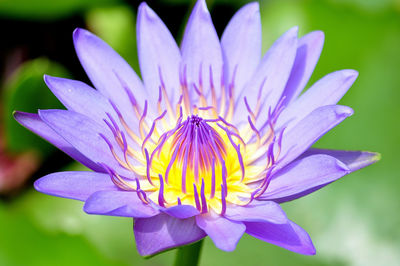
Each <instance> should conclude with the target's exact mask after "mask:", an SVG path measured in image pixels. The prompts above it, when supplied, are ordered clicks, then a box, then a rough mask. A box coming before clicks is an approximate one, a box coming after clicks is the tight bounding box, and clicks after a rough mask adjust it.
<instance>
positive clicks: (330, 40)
mask: <svg viewBox="0 0 400 266" xmlns="http://www.w3.org/2000/svg"><path fill="white" fill-rule="evenodd" d="M33 3H34V4H33ZM244 3H246V1H228V0H225V1H222V0H221V1H218V0H214V1H208V4H209V8H210V10H211V14H212V16H213V18H214V20H215V21H218V24H217V23H216V24H217V25H216V27H217V29H218V30H219V33H221V29H223V28H224V26H225V24H226V22H227V20H226V19H225V21H222V22H221V20H218V19H217V18H218V16H219V15H221V16H224V17H226V16H227V15H226V13H228V14H229V16H231V15H232V13H233V12H234V11H235V10H237V9H238V8H239V7H240V6H241V5H243V4H244ZM148 4H149V5H150V6H151V7H152V8H153V9H155V11H156V12H158V11H159V10H161V9H164V8H169V9H168V10H173V9H174V6H177V7H179V10H182V9H184V10H186V11H185V12H184V14H183V15H182V18H181V22H180V23H179V25H168V26H171V27H172V26H173V27H174V28H176V29H177V30H176V35H177V36H176V37H177V39H179V38H180V33H181V32H182V29H183V25H184V23H185V20H186V19H187V15H188V13H189V12H190V9H191V6H192V5H193V2H192V1H189V0H188V1H184V0H170V1H154V2H152V1H149V2H148ZM136 6H137V3H133V2H132V1H131V2H124V1H111V0H108V1H106V0H103V1H99V2H96V1H88V0H86V1H77V0H65V1H48V0H38V1H30V0H18V1H15V0H2V1H0V18H1V19H2V20H3V21H6V22H7V23H10V24H9V26H10V27H13V23H21V21H22V23H29V22H30V21H34V22H35V23H37V22H38V21H40V23H41V24H42V25H44V26H45V27H46V25H50V24H51V23H53V22H54V21H60V20H67V21H68V19H69V18H71V17H75V18H76V17H78V19H79V20H80V21H83V22H84V26H86V27H87V28H89V29H90V30H92V31H94V32H96V33H97V34H98V35H99V36H101V37H102V38H104V39H105V40H106V41H107V42H108V43H110V44H111V45H112V46H113V47H114V48H115V49H116V50H117V51H118V52H120V53H121V54H122V55H123V56H124V57H125V58H127V60H128V61H129V62H130V63H131V64H132V66H133V67H134V68H135V69H136V70H137V69H138V65H137V57H136V44H135V35H134V34H135V12H136V10H135V7H136ZM260 9H261V17H262V26H263V48H264V51H266V50H267V49H268V47H269V46H270V45H271V43H272V42H273V41H274V40H275V39H276V38H278V37H279V36H280V35H281V34H282V33H283V32H285V31H286V30H287V29H289V28H290V27H292V26H294V25H298V26H299V27H300V35H304V34H306V33H307V32H310V31H313V30H322V31H324V33H325V45H324V49H323V52H322V55H321V58H320V61H319V63H318V64H317V67H316V70H315V72H314V74H313V76H312V79H311V82H310V84H312V82H314V81H316V80H318V79H319V78H321V77H322V76H324V75H325V74H328V73H330V72H332V71H335V70H339V69H347V68H350V69H356V70H357V71H359V73H360V75H359V78H358V79H357V81H356V82H355V84H354V85H353V87H352V88H351V89H350V91H349V92H348V93H347V94H346V95H345V97H344V98H343V99H342V100H341V102H340V103H341V104H344V105H348V106H351V107H352V108H353V109H354V111H355V114H354V115H353V116H352V117H350V118H348V119H347V120H346V121H344V122H343V123H342V124H340V125H339V126H338V127H336V128H335V129H334V130H332V131H331V132H329V133H328V134H327V135H326V136H324V137H323V138H322V139H321V140H320V141H319V142H318V143H317V144H316V146H317V147H324V148H332V149H349V150H370V151H377V152H380V153H381V154H382V159H381V161H379V162H378V163H376V164H375V165H372V166H370V167H367V168H366V169H363V170H360V171H358V172H356V173H353V174H351V175H349V176H346V177H344V178H343V179H341V180H339V181H338V182H335V183H334V184H331V185H329V186H328V187H326V188H324V189H322V190H320V191H318V192H316V193H313V194H311V195H309V196H307V197H305V198H302V199H299V200H296V201H294V202H290V203H286V204H283V208H284V209H285V211H286V212H287V214H288V216H289V217H290V218H291V219H292V220H294V221H295V222H296V223H298V224H299V225H301V226H302V227H303V228H305V229H306V230H307V231H308V232H309V233H310V235H311V237H312V239H313V242H314V245H315V247H316V249H317V255H316V256H311V257H307V256H302V255H298V254H295V253H291V252H289V251H286V250H284V249H282V248H279V247H276V246H273V245H270V244H268V243H264V242H262V241H260V240H257V239H254V238H252V237H249V236H244V237H243V238H242V240H240V242H239V244H238V246H237V249H236V250H235V251H234V252H231V253H226V252H223V251H221V250H219V249H217V248H216V247H215V246H214V245H213V243H212V241H211V240H210V239H209V238H207V239H206V241H205V245H204V247H203V251H202V255H201V259H200V264H201V265H221V266H222V265H400V229H399V225H400V212H399V211H400V174H399V170H398V169H399V159H400V157H399V155H398V151H399V150H400V132H399V131H400V130H399V129H400V119H399V116H400V105H399V102H400V51H399V50H400V1H396V0H394V1H393V0H384V1H382V0H365V1H363V0H348V1H346V0H325V1H318V0H300V1H266V0H264V1H260ZM225 10H227V11H226V12H225ZM163 14H164V15H165V13H163ZM185 14H186V15H185ZM167 15H168V14H167ZM170 15H171V16H174V14H170ZM162 18H163V19H168V18H167V17H166V16H162ZM224 23H225V24H224ZM3 26H5V25H4V23H3ZM75 26H82V25H71V27H75ZM71 33H72V32H67V31H65V32H61V33H60V34H64V35H65V36H71ZM9 38H13V36H3V37H2V42H7V41H12V40H10V39H9ZM71 45H72V39H71ZM64 52H65V51H60V53H64ZM67 52H68V53H70V54H69V56H70V57H71V58H73V60H76V61H77V59H76V57H75V56H74V55H73V51H72V50H71V51H70V50H68V51H67ZM45 57H48V55H47V54H46V53H43V54H39V55H38V56H37V57H36V56H32V57H31V58H28V60H26V61H24V62H23V63H22V64H21V66H19V67H18V68H17V69H16V70H15V71H14V72H13V73H12V74H9V75H8V74H7V75H6V71H3V73H2V75H3V76H2V92H3V93H2V98H1V100H2V107H3V109H4V112H3V123H4V124H3V125H4V127H5V131H6V141H7V143H8V150H10V151H12V152H19V151H21V149H22V150H23V149H24V147H25V148H26V149H37V151H38V152H39V154H41V155H40V156H42V157H43V158H46V156H48V154H49V153H52V152H54V151H53V150H52V149H51V148H49V147H48V146H47V145H45V144H38V142H37V139H35V138H33V140H29V139H30V138H32V136H30V135H28V136H26V133H27V132H26V130H25V129H23V128H22V127H19V126H16V125H15V124H13V121H12V120H11V111H12V110H14V109H20V110H21V109H22V110H25V111H34V110H35V108H36V109H37V108H39V107H40V108H45V107H48V108H49V107H58V103H57V102H56V101H55V99H54V98H53V97H52V96H51V95H47V92H46V88H45V85H44V83H42V82H40V81H41V79H42V75H43V74H44V73H50V74H51V73H54V75H56V74H58V75H60V76H63V77H66V76H69V75H70V74H68V73H75V72H83V70H81V69H80V68H79V69H72V68H71V67H68V66H67V67H63V66H62V65H60V64H59V62H50V61H49V60H48V59H46V58H45ZM55 61H57V60H55ZM2 64H3V68H5V64H6V62H2ZM71 75H72V76H76V75H74V74H71ZM78 78H79V77H78ZM29 84H32V86H29ZM310 84H309V85H310ZM309 85H308V86H309ZM33 89H36V90H37V94H36V95H37V99H36V98H35V96H32V93H33ZM33 94H34V93H33ZM18 95H29V96H27V97H29V99H30V100H31V101H26V100H27V98H26V97H25V98H24V97H23V96H18ZM21 98H24V99H22V100H20V101H18V99H21ZM38 105H40V106H38ZM32 109H33V110H32ZM20 136H24V137H23V140H24V141H25V142H26V143H25V142H23V145H21V143H19V142H18V141H16V139H18V138H20V139H21V137H20ZM43 161H44V165H43V166H42V169H49V168H51V165H46V163H49V161H48V160H46V159H44V160H43ZM67 162H68V161H67ZM63 169H64V170H65V169H69V170H71V169H82V167H81V166H78V165H76V164H73V163H72V164H69V165H66V166H63ZM40 173H42V174H43V173H44V174H45V173H47V172H46V170H42V171H41V172H40ZM39 177H40V175H39V173H36V174H34V175H33V177H32V178H31V181H30V183H29V182H28V184H27V185H26V187H25V189H22V190H20V191H18V192H15V193H14V194H13V195H12V196H9V195H5V196H2V197H1V198H0V265H170V264H171V263H172V261H173V258H174V253H175V251H169V252H166V253H164V254H161V255H159V256H156V257H153V258H151V259H148V260H145V259H143V258H141V257H140V256H139V255H138V253H137V251H136V248H135V243H134V237H133V232H132V220H131V219H128V218H116V217H105V216H91V215H87V214H85V213H84V212H83V211H82V203H80V202H75V201H72V200H66V199H60V198H55V197H50V196H46V195H43V194H40V193H38V192H36V191H34V189H33V187H32V186H31V183H32V180H34V179H37V178H39Z"/></svg>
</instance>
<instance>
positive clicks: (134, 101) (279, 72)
mask: <svg viewBox="0 0 400 266" xmlns="http://www.w3.org/2000/svg"><path fill="white" fill-rule="evenodd" d="M137 34H138V35H137V41H138V53H139V62H140V70H141V74H142V80H141V79H139V77H138V76H137V75H136V73H135V72H134V71H133V70H132V69H131V68H130V67H129V65H128V64H127V63H126V62H125V61H124V60H123V59H122V58H121V57H120V56H119V55H118V54H117V53H116V52H115V51H113V50H112V49H111V48H110V47H109V46H108V45H107V44H106V43H104V42H103V41H102V40H100V39H99V38H98V37H96V36H94V35H93V34H91V33H90V32H88V31H86V30H83V29H77V30H76V31H75V32H74V35H73V37H74V44H75V48H76V52H77V54H78V57H79V60H80V62H81V64H82V66H83V68H84V69H85V71H86V73H87V74H88V76H89V78H90V80H91V82H92V83H93V85H94V87H95V88H96V89H97V90H95V89H93V88H91V87H90V86H89V85H86V84H84V83H82V82H79V81H74V80H68V79H63V78H56V77H49V76H45V82H46V84H47V85H48V87H49V88H50V89H51V90H52V92H53V93H54V94H55V95H56V96H57V97H58V99H60V101H61V102H62V103H63V104H64V105H65V107H66V108H67V109H68V110H40V111H39V113H38V114H28V113H22V112H16V113H15V118H16V119H17V120H18V121H19V122H20V123H21V124H22V125H24V126H25V127H27V128H28V129H30V130H32V131H33V132H35V133H37V134H38V135H40V136H42V137H43V138H45V139H47V140H48V141H50V142H51V143H53V144H54V145H56V146H57V147H59V148H60V149H61V150H63V151H64V152H66V153H67V154H68V155H70V156H71V157H73V158H74V159H76V160H77V161H79V162H81V163H82V164H84V165H86V166H87V167H89V168H90V169H92V170H93V171H94V172H60V173H54V174H50V175H48V176H45V177H43V178H41V179H39V180H38V181H36V182H35V188H36V189H37V190H38V191H41V192H43V193H46V194H50V195H55V196H60V197H66V198H72V199H77V200H82V201H85V205H84V210H85V211H86V212H87V213H90V214H102V215H113V216H126V217H133V218H134V235H135V238H136V244H137V248H138V251H139V253H140V254H141V255H152V254H155V253H157V252H160V251H163V250H166V249H170V248H173V247H177V246H180V245H185V244H189V243H192V242H195V241H198V240H199V239H202V238H204V237H205V236H207V235H208V236H209V237H210V238H211V239H212V240H213V242H214V243H215V245H216V246H217V247H218V248H220V249H222V250H225V251H232V250H234V249H235V247H236V244H237V243H238V241H239V239H240V238H241V237H242V235H243V234H244V233H247V234H249V235H252V236H254V237H256V238H259V239H261V240H264V241H266V242H269V243H272V244H275V245H278V246H281V247H283V248H286V249H288V250H291V251H294V252H298V253H301V254H307V255H310V254H314V253H315V249H314V247H313V244H312V242H311V240H310V238H309V236H308V234H307V233H306V232H305V231H304V230H303V229H302V228H301V227H299V226H298V225H297V224H295V223H294V222H292V221H290V220H289V219H288V218H287V217H286V215H285V213H284V212H283V210H282V209H281V207H280V205H279V203H282V202H285V201H289V200H293V199H296V198H299V197H302V196H304V195H306V194H309V193H311V192H313V191H315V190H317V189H319V188H321V187H323V186H325V185H327V184H329V183H331V182H333V181H335V180H336V179H338V178H340V177H342V176H344V175H346V174H348V173H350V172H351V171H354V170H357V169H359V168H361V167H364V166H366V165H369V164H371V163H373V162H375V161H376V160H377V155H376V154H374V153H368V152H349V151H332V150H318V149H312V148H310V146H311V145H312V144H313V143H314V142H315V141H316V140H318V139H319V138H320V137H321V136H322V135H323V134H325V133H326V132H327V131H328V130H330V129H331V128H333V127H334V126H336V125H337V124H339V123H340V122H342V121H343V120H344V119H345V118H346V117H348V116H350V115H351V114H352V113H353V111H352V109H351V108H349V107H346V106H340V105H336V103H337V102H338V101H339V99H340V98H341V97H342V96H343V95H344V94H345V93H346V91H347V90H348V89H349V88H350V86H351V85H352V83H353V82H354V80H355V79H356V77H357V72H356V71H354V70H341V71H337V72H334V73H331V74H329V75H327V76H325V77H323V78H322V79H321V80H319V81H318V82H316V83H315V84H314V85H313V86H311V88H310V89H308V90H307V91H306V92H305V93H303V94H302V95H300V93H301V92H302V90H303V88H304V87H305V85H306V83H307V81H308V79H309V78H310V75H311V73H312V71H313V69H314V67H315V64H316V63H317V60H318V58H319V55H320V52H321V49H322V45H323V39H324V37H323V33H322V32H319V31H316V32H311V33H309V34H307V35H306V36H304V37H301V38H300V39H299V38H298V37H297V27H295V28H292V29H290V30H289V31H287V32H286V33H284V34H283V35H282V37H280V38H279V39H278V40H277V41H276V42H275V43H274V44H273V45H272V47H271V48H270V49H269V51H268V52H267V53H266V54H265V55H264V56H263V57H262V58H261V54H260V53H261V23H260V16H259V10H258V4H257V3H251V4H248V5H246V6H244V7H243V8H242V9H240V10H239V11H238V12H237V14H236V15H235V16H234V17H233V18H232V20H231V21H230V22H229V24H228V26H227V27H226V29H225V31H224V33H223V35H222V38H221V40H219V38H218V35H217V33H216V31H215V29H214V26H213V24H212V21H211V17H210V14H209V12H208V10H207V7H206V4H205V1H204V0H199V1H198V2H197V4H196V5H195V7H194V10H193V12H192V14H191V16H190V18H189V22H188V25H187V27H186V31H185V34H184V38H183V41H182V44H181V48H179V47H178V46H177V44H176V42H175V40H174V39H173V37H172V36H171V34H170V32H169V31H168V29H167V27H166V26H165V25H164V24H163V22H162V21H161V20H160V18H159V17H158V16H157V15H156V14H155V13H154V11H153V10H151V9H150V8H149V7H148V6H147V5H146V4H145V3H143V4H141V6H140V8H139V13H138V21H137Z"/></svg>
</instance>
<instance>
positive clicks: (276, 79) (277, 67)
mask: <svg viewBox="0 0 400 266" xmlns="http://www.w3.org/2000/svg"><path fill="white" fill-rule="evenodd" d="M297 31H298V28H297V27H294V28H292V29H290V30H289V31H287V32H286V33H284V34H283V35H282V36H281V37H280V38H279V39H278V40H277V41H276V42H275V43H274V44H273V45H272V46H271V48H270V49H269V50H268V51H267V53H266V54H265V55H264V57H263V58H262V60H261V63H260V64H259V66H258V67H257V70H256V71H255V73H254V75H253V77H252V78H251V79H250V82H249V83H248V85H247V86H246V88H245V89H244V90H243V92H242V94H241V96H240V97H239V103H240V105H238V108H239V109H238V110H246V107H245V105H244V101H243V97H244V96H245V97H246V98H247V101H248V103H249V105H250V106H256V105H257V101H259V100H260V101H261V103H264V102H265V106H267V108H268V107H271V109H272V110H274V109H275V106H276V104H277V103H278V101H279V99H280V97H281V95H282V93H283V90H284V89H285V86H286V82H287V80H288V78H289V75H290V72H291V70H292V66H293V62H294V59H295V57H296V50H297ZM260 91H261V94H260V95H259V92H260ZM259 96H260V97H259ZM244 115H245V117H243V116H244ZM247 115H248V113H247V112H237V118H236V120H237V121H244V120H243V119H247ZM259 120H260V122H263V121H261V120H262V119H259Z"/></svg>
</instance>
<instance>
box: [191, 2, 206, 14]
mask: <svg viewBox="0 0 400 266" xmlns="http://www.w3.org/2000/svg"><path fill="white" fill-rule="evenodd" d="M195 13H199V14H202V13H203V14H210V12H209V11H208V8H207V3H206V1H205V0H198V1H197V2H196V4H195V6H194V8H193V11H192V14H195Z"/></svg>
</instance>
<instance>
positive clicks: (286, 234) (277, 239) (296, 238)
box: [245, 221, 315, 255]
mask: <svg viewBox="0 0 400 266" xmlns="http://www.w3.org/2000/svg"><path fill="white" fill-rule="evenodd" d="M245 224H246V233H247V234H249V235H251V236H254V237H256V238H258V239H261V240H262V241H265V242H268V243H271V244H274V245H277V246H280V247H282V248H285V249H288V250H290V251H293V252H296V253H300V254H303V255H315V248H314V245H313V243H312V242H311V239H310V236H309V235H308V234H307V232H306V231H304V229H302V228H301V227H300V226H298V225H297V224H295V223H294V222H292V221H289V222H288V223H287V224H273V223H260V222H258V223H251V222H246V223H245Z"/></svg>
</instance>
